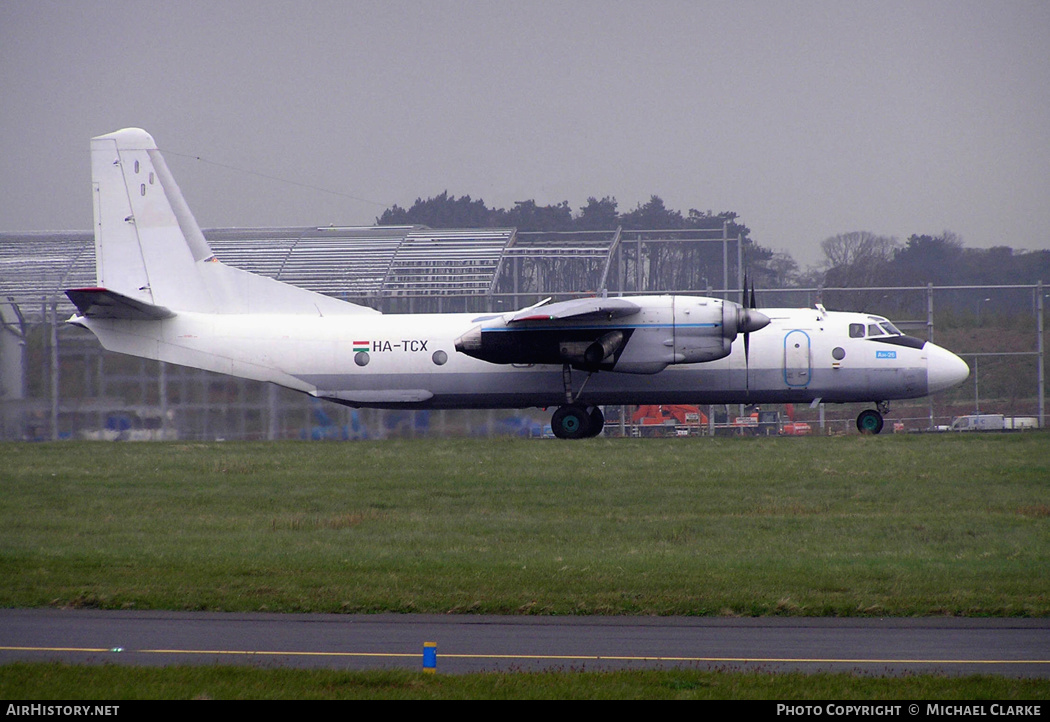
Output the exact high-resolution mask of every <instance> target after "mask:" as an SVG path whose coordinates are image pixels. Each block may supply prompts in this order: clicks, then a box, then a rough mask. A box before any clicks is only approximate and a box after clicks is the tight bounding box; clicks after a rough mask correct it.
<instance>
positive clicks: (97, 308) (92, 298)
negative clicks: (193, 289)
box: [66, 288, 175, 321]
mask: <svg viewBox="0 0 1050 722" xmlns="http://www.w3.org/2000/svg"><path fill="white" fill-rule="evenodd" d="M66 295H67V296H69V300H70V301H72V302H73V304H74V305H75V306H76V307H77V311H79V312H80V315H81V316H86V317H87V318H119V319H123V320H127V321H159V320H161V319H164V318H171V317H172V316H174V315H175V314H174V313H172V312H171V310H169V309H167V308H165V307H164V306H155V305H153V304H152V303H146V302H145V301H139V300H138V299H134V298H130V297H128V296H125V295H124V294H122V293H117V292H116V291H110V290H109V289H107V288H73V289H70V290H68V291H66Z"/></svg>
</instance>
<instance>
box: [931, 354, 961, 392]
mask: <svg viewBox="0 0 1050 722" xmlns="http://www.w3.org/2000/svg"><path fill="white" fill-rule="evenodd" d="M969 375H970V367H969V366H967V365H966V362H965V361H963V360H962V359H961V358H959V357H958V356H956V355H955V354H953V353H952V352H951V351H949V350H948V349H945V348H941V347H940V346H937V345H936V344H932V343H927V344H926V389H927V390H926V393H928V394H934V393H937V392H938V391H943V390H944V389H950V388H951V387H952V386H958V385H959V384H961V383H962V382H963V381H965V380H966V377H967V376H969Z"/></svg>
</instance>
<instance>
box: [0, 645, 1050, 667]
mask: <svg viewBox="0 0 1050 722" xmlns="http://www.w3.org/2000/svg"><path fill="white" fill-rule="evenodd" d="M0 651H18V652H85V653H87V652H93V653H95V652H104V653H107V654H108V653H113V654H126V653H137V654H210V655H219V656H242V657H251V656H259V657H266V656H268V657H374V658H378V659H396V658H400V659H412V658H415V659H422V657H423V655H422V653H420V652H412V653H399V652H294V651H272V650H230V649H127V648H123V649H121V650H120V651H119V652H115V651H113V648H104V647H3V646H0ZM438 658H439V659H498V660H510V661H516V660H530V661H557V662H712V663H722V664H724V663H727V662H733V663H738V664H745V663H747V664H755V663H779V664H785V663H791V664H1050V660H1047V659H855V658H835V657H817V658H810V657H649V656H629V655H623V656H621V655H593V654H583V655H575V654H455V653H445V654H438Z"/></svg>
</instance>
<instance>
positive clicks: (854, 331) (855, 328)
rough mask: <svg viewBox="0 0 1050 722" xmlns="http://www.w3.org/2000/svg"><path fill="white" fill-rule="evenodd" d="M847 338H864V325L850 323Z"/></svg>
mask: <svg viewBox="0 0 1050 722" xmlns="http://www.w3.org/2000/svg"><path fill="white" fill-rule="evenodd" d="M849 337H850V338H864V324H863V323H851V324H850V325H849Z"/></svg>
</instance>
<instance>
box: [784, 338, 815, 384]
mask: <svg viewBox="0 0 1050 722" xmlns="http://www.w3.org/2000/svg"><path fill="white" fill-rule="evenodd" d="M811 372H812V363H811V360H810V340H809V334H808V333H806V332H805V331H801V330H799V329H795V330H794V331H788V333H787V335H786V336H784V383H786V384H787V385H788V386H790V387H792V388H803V387H805V386H809V380H810V375H811Z"/></svg>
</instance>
